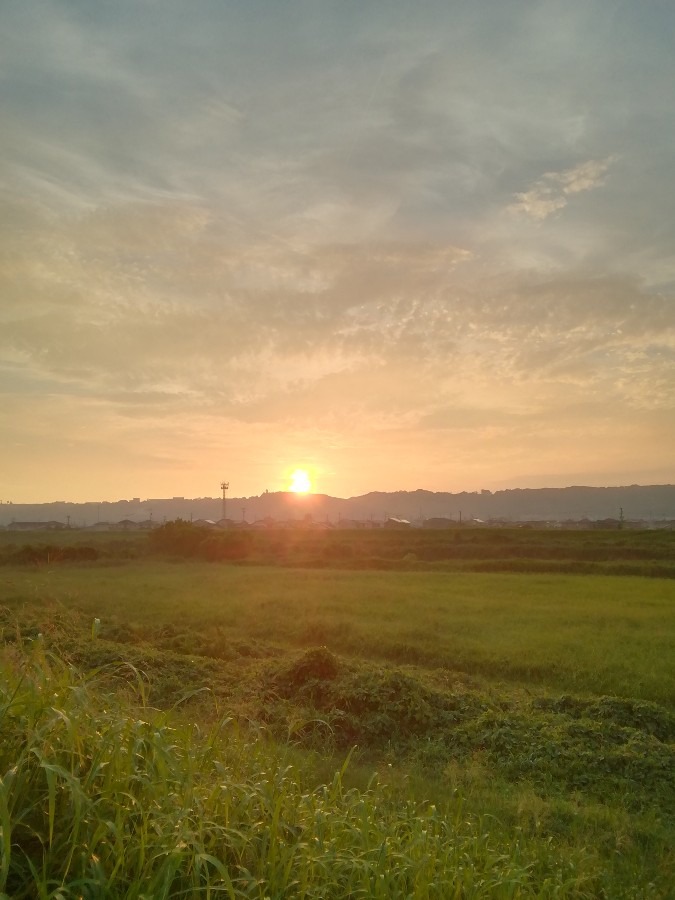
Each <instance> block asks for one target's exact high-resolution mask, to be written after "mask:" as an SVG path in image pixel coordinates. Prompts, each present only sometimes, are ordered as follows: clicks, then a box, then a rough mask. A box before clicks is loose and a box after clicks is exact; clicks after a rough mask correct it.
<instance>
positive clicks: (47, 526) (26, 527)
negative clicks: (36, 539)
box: [7, 521, 68, 531]
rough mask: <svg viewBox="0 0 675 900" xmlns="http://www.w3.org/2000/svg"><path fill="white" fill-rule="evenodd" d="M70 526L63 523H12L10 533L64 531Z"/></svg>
mask: <svg viewBox="0 0 675 900" xmlns="http://www.w3.org/2000/svg"><path fill="white" fill-rule="evenodd" d="M67 527H68V526H67V525H64V524H63V522H54V521H52V522H11V523H10V524H9V525H8V526H7V530H8V531H64V530H65V529H66V528H67Z"/></svg>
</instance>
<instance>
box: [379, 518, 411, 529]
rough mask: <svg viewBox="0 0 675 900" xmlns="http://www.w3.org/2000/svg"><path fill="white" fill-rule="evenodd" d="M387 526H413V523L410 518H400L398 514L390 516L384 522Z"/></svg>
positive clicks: (402, 527)
mask: <svg viewBox="0 0 675 900" xmlns="http://www.w3.org/2000/svg"><path fill="white" fill-rule="evenodd" d="M384 527H385V528H401V529H404V528H412V523H411V522H409V521H408V519H399V518H398V516H388V517H387V519H385V522H384Z"/></svg>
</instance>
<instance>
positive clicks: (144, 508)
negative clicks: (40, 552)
mask: <svg viewBox="0 0 675 900" xmlns="http://www.w3.org/2000/svg"><path fill="white" fill-rule="evenodd" d="M222 512H223V505H222V499H221V498H214V497H198V498H194V499H189V498H184V497H172V498H152V499H148V500H140V499H139V498H136V499H134V500H119V501H115V502H108V501H102V502H100V503H99V502H90V503H69V502H66V501H60V502H55V503H38V504H25V503H4V504H2V505H0V525H2V526H6V525H9V524H11V523H12V522H48V521H54V522H60V523H63V524H70V525H71V527H81V526H86V525H94V524H96V523H97V522H100V523H103V522H110V523H115V522H120V521H122V520H125V519H128V520H130V521H132V522H140V521H148V520H152V521H153V522H155V523H160V524H161V523H162V522H163V521H165V520H167V521H168V520H171V519H176V518H182V519H186V520H188V521H189V520H190V519H212V520H218V519H220V518H221V517H222ZM622 514H623V517H624V519H625V520H627V521H631V520H644V521H660V520H671V519H675V485H672V484H656V485H637V484H634V485H630V486H626V487H583V486H575V487H566V488H510V489H506V490H502V491H476V492H473V493H470V492H466V491H463V492H460V493H448V492H442V491H427V490H422V489H419V490H415V491H393V492H382V491H372V492H370V493H368V494H363V495H361V496H358V497H350V498H348V499H343V498H340V497H330V496H328V495H326V494H307V495H301V494H292V493H288V492H285V491H278V492H274V493H264V494H261V495H259V496H254V497H228V498H227V508H226V515H227V518H229V519H232V520H234V521H241V520H246V521H247V522H253V521H255V520H257V519H263V518H265V517H266V516H271V517H272V518H274V519H277V520H288V519H302V518H305V517H306V516H311V517H312V518H313V519H314V520H316V521H320V520H323V521H325V520H328V521H330V522H338V521H339V520H340V519H355V520H361V521H363V520H370V519H372V520H373V521H382V520H383V519H385V518H386V517H388V516H390V517H391V516H395V517H399V518H403V519H408V520H410V521H418V520H423V519H430V518H448V519H453V520H455V521H459V519H460V518H461V519H462V520H463V521H468V520H470V519H481V520H484V521H487V520H490V519H503V520H508V521H513V522H523V521H533V522H534V521H564V520H566V519H573V520H580V519H592V520H599V519H618V518H619V517H620V516H621V515H622Z"/></svg>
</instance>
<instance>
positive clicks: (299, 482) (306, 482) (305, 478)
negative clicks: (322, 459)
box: [288, 469, 312, 494]
mask: <svg viewBox="0 0 675 900" xmlns="http://www.w3.org/2000/svg"><path fill="white" fill-rule="evenodd" d="M288 490H289V491H292V493H294V494H308V493H309V492H310V491H311V490H312V482H311V481H310V478H309V475H308V474H307V472H305V470H304V469H296V470H295V472H293V473H292V474H291V483H290V484H289V486H288Z"/></svg>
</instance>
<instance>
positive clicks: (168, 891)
mask: <svg viewBox="0 0 675 900" xmlns="http://www.w3.org/2000/svg"><path fill="white" fill-rule="evenodd" d="M95 618H98V619H100V626H98V625H97V626H96V627H94V628H93V627H92V623H93V622H94V619H95ZM0 624H1V627H2V635H3V647H4V650H3V656H2V680H1V682H0V734H2V741H1V742H0V764H1V768H0V776H1V777H2V782H1V783H0V828H1V829H2V831H1V834H2V837H1V838H0V852H1V854H2V855H1V856H0V896H2V891H4V892H5V895H6V896H10V897H34V896H44V897H64V898H65V897H80V896H82V897H92V898H93V897H137V898H139V900H140V898H141V897H143V896H145V897H173V896H176V897H177V896H188V897H191V896H194V897H201V896H216V895H218V896H220V895H223V896H226V897H257V898H264V897H275V898H282V897H284V898H285V897H331V898H332V897H335V898H337V897H382V898H384V897H401V898H402V897H419V898H426V897H438V898H446V897H458V898H478V897H498V898H500V897H504V898H507V897H508V898H515V897H546V898H548V897H574V898H582V897H584V898H592V897H604V898H607V900H610V898H621V897H624V898H629V897H630V898H643V897H644V898H647V897H654V898H667V897H671V896H673V893H672V890H671V885H672V884H673V883H675V857H674V852H673V849H672V848H673V846H675V840H674V838H675V652H674V650H675V582H673V581H672V580H671V579H667V578H665V579H664V578H655V577H651V578H644V577H629V576H624V577H619V576H608V575H600V574H594V575H588V576H584V575H561V574H553V573H543V574H516V573H510V574H504V573H499V574H498V573H490V574H486V573H471V572H461V571H455V572H438V571H408V570H401V571H381V570H367V571H363V570H348V569H344V568H340V569H331V568H326V567H325V566H323V565H322V566H321V567H320V568H309V567H307V566H305V567H302V568H292V567H290V566H288V565H284V566H269V565H268V566H255V565H251V564H247V565H223V564H210V563H207V562H200V561H195V560H188V561H170V560H161V559H156V558H155V559H153V558H145V557H144V558H140V559H136V560H130V561H126V562H124V561H120V560H119V559H117V560H116V561H114V563H111V564H105V563H104V562H101V561H99V562H97V563H93V564H87V565H74V564H66V563H63V564H58V565H30V566H26V565H24V566H17V565H5V566H3V567H2V568H0ZM347 757H349V762H348V764H347V765H346V767H345V766H344V763H345V760H346V759H347Z"/></svg>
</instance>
